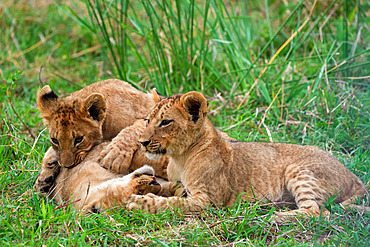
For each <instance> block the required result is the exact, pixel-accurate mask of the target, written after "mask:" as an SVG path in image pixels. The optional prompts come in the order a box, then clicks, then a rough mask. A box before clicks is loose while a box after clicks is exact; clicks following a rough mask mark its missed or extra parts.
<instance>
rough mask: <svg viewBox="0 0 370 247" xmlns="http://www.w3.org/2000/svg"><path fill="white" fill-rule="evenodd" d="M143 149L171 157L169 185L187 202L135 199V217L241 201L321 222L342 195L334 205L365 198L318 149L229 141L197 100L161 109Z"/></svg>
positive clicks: (189, 97)
mask: <svg viewBox="0 0 370 247" xmlns="http://www.w3.org/2000/svg"><path fill="white" fill-rule="evenodd" d="M140 142H141V143H142V144H143V146H144V148H145V150H146V151H147V152H148V153H149V154H166V155H168V156H170V158H171V159H170V162H169V165H168V168H167V172H168V177H169V179H170V181H172V182H176V181H180V182H181V183H182V184H183V186H184V187H185V188H186V190H187V191H188V197H187V198H179V197H169V198H164V197H160V196H156V195H152V194H148V195H145V196H138V195H133V196H132V197H131V200H130V204H129V205H128V208H129V209H132V208H141V209H143V210H147V211H149V212H152V213H155V212H157V211H158V210H162V209H166V208H172V207H178V208H182V210H184V211H197V210H200V209H204V208H206V207H207V205H210V204H211V203H214V204H216V205H224V206H230V205H232V204H233V203H235V201H236V199H237V197H238V195H240V194H241V198H242V199H244V200H249V201H252V200H269V201H271V202H284V203H286V204H287V205H289V204H294V205H296V206H297V208H298V209H297V210H294V211H289V212H284V213H283V214H286V215H296V214H297V213H302V214H306V215H316V216H317V215H319V214H320V210H321V206H322V205H323V203H324V202H325V200H326V199H328V198H329V197H331V196H333V195H336V194H338V195H337V196H336V198H335V202H337V203H340V202H348V200H351V199H353V198H354V197H359V198H362V197H363V195H364V194H367V190H366V188H365V186H364V184H363V183H362V182H361V180H360V179H359V178H358V177H356V176H355V175H354V174H353V173H351V172H350V171H349V170H348V169H347V168H346V167H345V166H344V165H343V164H341V163H340V162H339V161H338V159H337V158H335V157H333V156H332V155H330V154H328V153H327V152H325V151H323V150H321V149H319V148H317V147H313V146H301V145H292V144H283V143H253V142H249V143H248V142H238V141H227V140H225V139H223V138H222V137H221V136H220V134H219V133H218V131H216V129H215V128H214V126H213V125H212V123H211V122H210V120H209V119H208V118H207V101H206V99H205V98H204V96H203V95H202V94H200V93H198V92H189V93H187V94H185V95H182V96H181V95H177V96H176V95H175V96H172V97H169V98H167V99H163V100H162V101H160V102H159V103H158V104H157V105H156V106H155V107H154V109H153V110H152V112H151V113H150V115H149V120H148V126H147V128H146V129H145V131H144V133H143V135H142V137H141V139H140Z"/></svg>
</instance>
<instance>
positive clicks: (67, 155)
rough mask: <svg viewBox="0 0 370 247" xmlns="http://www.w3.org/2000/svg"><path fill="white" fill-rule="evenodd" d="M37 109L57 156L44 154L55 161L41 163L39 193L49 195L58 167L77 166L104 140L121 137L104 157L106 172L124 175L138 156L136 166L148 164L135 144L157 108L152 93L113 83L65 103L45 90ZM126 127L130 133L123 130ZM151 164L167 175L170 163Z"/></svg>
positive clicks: (76, 94)
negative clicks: (145, 120) (146, 118)
mask: <svg viewBox="0 0 370 247" xmlns="http://www.w3.org/2000/svg"><path fill="white" fill-rule="evenodd" d="M37 104H38V108H39V109H40V111H41V113H42V117H43V120H44V123H45V125H46V127H47V128H48V130H49V134H50V143H51V146H52V148H53V149H54V151H55V152H51V151H48V152H47V154H46V155H54V156H53V157H47V156H46V157H45V159H46V160H50V162H43V166H42V167H41V172H40V175H39V177H38V179H37V180H36V183H35V186H34V187H35V189H36V190H38V191H43V192H47V191H48V189H49V188H50V187H51V185H52V183H53V181H54V179H55V177H56V176H57V174H58V173H59V170H60V166H61V167H63V168H70V167H73V166H75V165H78V164H79V163H80V162H81V161H82V160H83V159H84V158H85V156H86V154H87V153H88V152H89V150H90V149H92V148H93V147H94V146H96V145H97V144H99V143H101V142H102V141H104V140H112V138H114V137H116V136H117V134H118V136H117V137H116V138H115V139H114V140H113V141H112V142H111V144H110V145H108V146H107V147H106V148H105V149H104V150H102V152H101V154H100V160H101V162H100V163H101V165H102V166H103V167H104V168H107V169H109V170H111V171H113V172H117V173H124V172H126V170H127V169H128V167H129V166H130V164H131V161H132V159H133V156H134V154H135V157H134V158H135V159H134V161H135V160H136V162H137V164H136V166H141V165H142V164H145V163H150V162H149V161H148V159H147V158H146V157H145V155H143V153H141V152H140V150H139V151H137V149H138V148H139V147H140V143H139V142H138V141H137V140H138V138H139V136H140V135H141V133H142V131H143V129H144V128H145V122H144V121H143V119H144V118H145V117H146V116H147V114H148V112H149V111H150V109H151V108H152V107H153V106H154V104H155V103H154V101H153V100H152V95H151V94H145V93H143V92H140V91H138V90H136V89H135V88H133V87H132V86H131V85H130V84H128V83H126V82H124V81H120V80H116V79H109V80H105V81H100V82H96V83H93V84H91V85H89V86H87V87H85V88H83V89H81V90H79V91H76V92H74V93H72V94H70V95H69V96H67V97H64V98H61V97H58V96H57V95H56V94H55V93H54V92H53V91H52V90H51V89H50V87H49V86H44V87H43V88H42V89H41V90H40V92H39V94H38V98H37ZM128 126H130V131H125V130H122V129H124V128H126V127H128ZM121 130H122V131H121ZM51 161H52V162H51ZM59 165H60V166H59ZM150 165H153V166H154V168H155V170H156V173H157V174H158V175H160V176H166V165H167V162H166V161H163V162H156V163H151V164H150ZM134 166H135V165H134Z"/></svg>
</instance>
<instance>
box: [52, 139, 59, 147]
mask: <svg viewBox="0 0 370 247" xmlns="http://www.w3.org/2000/svg"><path fill="white" fill-rule="evenodd" d="M50 140H51V142H52V143H53V144H54V145H57V146H58V145H59V142H58V140H57V139H56V138H50Z"/></svg>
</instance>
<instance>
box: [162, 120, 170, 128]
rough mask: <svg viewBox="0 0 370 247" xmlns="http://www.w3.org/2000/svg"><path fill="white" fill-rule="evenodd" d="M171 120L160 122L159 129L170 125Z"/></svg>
mask: <svg viewBox="0 0 370 247" xmlns="http://www.w3.org/2000/svg"><path fill="white" fill-rule="evenodd" d="M172 122H173V120H162V122H161V123H160V124H159V127H164V126H167V125H169V124H170V123H172Z"/></svg>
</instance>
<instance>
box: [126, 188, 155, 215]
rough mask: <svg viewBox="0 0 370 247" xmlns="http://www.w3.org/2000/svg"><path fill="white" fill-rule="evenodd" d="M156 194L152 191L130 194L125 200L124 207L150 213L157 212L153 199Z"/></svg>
mask: <svg viewBox="0 0 370 247" xmlns="http://www.w3.org/2000/svg"><path fill="white" fill-rule="evenodd" d="M156 198H157V195H154V194H152V193H149V194H146V195H131V197H130V199H129V200H128V201H127V205H126V208H127V209H128V210H134V209H136V210H144V211H148V212H149V213H151V214H155V213H157V208H156V207H155V199H156Z"/></svg>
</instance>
